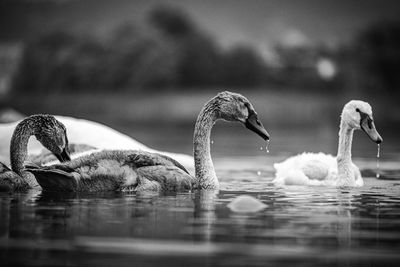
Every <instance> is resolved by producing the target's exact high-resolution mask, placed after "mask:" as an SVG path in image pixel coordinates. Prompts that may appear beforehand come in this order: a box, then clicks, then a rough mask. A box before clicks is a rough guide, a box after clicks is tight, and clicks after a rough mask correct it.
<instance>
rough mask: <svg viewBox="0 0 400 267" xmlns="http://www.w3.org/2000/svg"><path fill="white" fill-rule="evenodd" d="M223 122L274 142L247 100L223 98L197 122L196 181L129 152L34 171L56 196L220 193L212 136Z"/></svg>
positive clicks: (167, 162)
mask: <svg viewBox="0 0 400 267" xmlns="http://www.w3.org/2000/svg"><path fill="white" fill-rule="evenodd" d="M218 119H224V120H227V121H239V122H241V123H243V124H244V125H245V126H246V127H247V128H248V129H250V130H252V131H254V132H256V133H257V134H258V135H260V136H261V137H262V138H263V139H265V140H268V139H269V135H268V133H267V131H266V130H265V129H264V127H263V126H262V124H261V122H260V121H259V120H258V118H257V114H256V112H255V110H254V108H253V106H252V104H251V103H250V102H249V101H248V100H247V99H246V98H245V97H244V96H242V95H239V94H235V93H231V92H222V93H219V94H218V95H217V96H215V97H214V98H212V99H211V100H210V101H208V102H207V103H206V104H205V106H204V107H203V109H202V110H201V112H200V114H199V116H198V118H197V121H196V125H195V131H194V140H193V146H194V149H193V153H194V161H195V173H196V176H195V177H196V178H194V177H192V176H191V175H189V173H188V172H187V171H186V169H185V168H184V167H183V166H182V165H181V164H179V163H178V162H177V161H175V160H173V159H171V158H169V157H167V156H165V155H161V154H157V153H150V152H145V151H126V150H125V151H123V150H118V151H115V150H112V151H103V152H99V153H93V154H91V155H88V156H84V157H80V158H78V159H75V160H72V161H71V162H66V163H64V164H57V165H53V166H50V167H47V168H32V169H30V171H31V172H33V173H34V174H35V177H36V179H37V180H38V182H39V184H40V185H41V186H42V188H43V190H50V191H107V190H108V191H110V190H132V191H144V190H156V191H160V190H174V191H181V190H189V189H194V188H199V189H217V188H218V187H219V182H218V179H217V176H216V174H215V170H214V166H213V162H212V160H211V154H210V135H211V128H212V127H213V125H214V123H215V122H216V121H217V120H218Z"/></svg>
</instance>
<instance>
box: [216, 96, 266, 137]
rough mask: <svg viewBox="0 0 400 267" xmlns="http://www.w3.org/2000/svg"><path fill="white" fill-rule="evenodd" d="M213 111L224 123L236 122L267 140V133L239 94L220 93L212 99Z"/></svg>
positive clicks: (249, 104) (252, 109)
mask: <svg viewBox="0 0 400 267" xmlns="http://www.w3.org/2000/svg"><path fill="white" fill-rule="evenodd" d="M213 102H214V104H215V106H216V107H215V109H216V110H217V112H218V115H219V117H220V118H222V119H224V120H226V121H238V122H241V123H243V125H245V127H246V128H247V129H249V130H251V131H253V132H255V133H256V134H258V135H259V136H261V137H262V138H263V139H264V140H269V133H268V132H267V130H265V128H264V126H263V125H262V123H261V122H260V120H259V119H258V116H257V113H256V111H255V109H254V107H253V105H252V104H251V103H250V101H249V100H248V99H247V98H245V97H244V96H242V95H241V94H237V93H232V92H228V91H225V92H221V93H219V94H218V95H217V96H216V97H215V98H214V101H213Z"/></svg>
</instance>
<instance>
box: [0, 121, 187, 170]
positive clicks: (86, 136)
mask: <svg viewBox="0 0 400 267" xmlns="http://www.w3.org/2000/svg"><path fill="white" fill-rule="evenodd" d="M55 117H56V119H57V120H58V121H60V122H61V123H63V124H64V125H65V127H66V128H67V130H68V139H69V140H70V143H71V144H84V145H88V146H92V147H96V148H97V150H89V151H86V152H82V153H79V154H72V155H71V158H72V159H74V158H77V157H81V156H83V155H86V154H90V153H93V152H97V151H101V150H110V149H112V150H143V151H147V152H153V153H160V154H163V155H167V156H169V157H171V158H173V159H175V160H177V161H179V162H180V163H181V164H182V165H184V166H185V167H186V168H187V169H193V168H194V166H193V157H191V156H189V155H186V154H179V153H169V152H164V151H157V150H155V149H151V148H149V147H147V146H145V145H143V144H142V143H140V142H138V141H136V140H135V139H133V138H131V137H129V136H127V135H125V134H123V133H120V132H118V131H116V130H114V129H112V128H110V127H108V126H106V125H104V124H101V123H98V122H94V121H90V120H85V119H77V118H73V117H65V116H55ZM19 122H20V121H17V122H13V123H3V124H0V161H2V162H4V163H6V164H9V158H10V151H9V148H10V141H11V136H12V133H13V131H14V128H15V126H16V125H17V124H18V123H19ZM28 151H29V155H39V154H41V153H42V152H43V146H42V145H41V144H40V143H39V142H38V141H37V140H31V141H30V142H29V146H28ZM53 163H54V162H50V163H49V164H53Z"/></svg>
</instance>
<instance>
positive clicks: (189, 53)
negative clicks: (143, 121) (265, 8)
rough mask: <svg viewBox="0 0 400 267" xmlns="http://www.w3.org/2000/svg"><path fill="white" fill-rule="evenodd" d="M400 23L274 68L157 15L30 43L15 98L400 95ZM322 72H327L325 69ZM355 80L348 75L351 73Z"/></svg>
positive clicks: (298, 51) (294, 56)
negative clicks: (267, 91)
mask: <svg viewBox="0 0 400 267" xmlns="http://www.w3.org/2000/svg"><path fill="white" fill-rule="evenodd" d="M399 25H400V24H398V23H384V24H377V25H376V26H374V27H370V28H368V29H367V30H366V31H365V32H363V33H362V34H360V36H359V37H358V38H357V39H356V40H355V41H354V43H353V44H352V46H351V47H346V48H341V49H339V50H335V51H333V50H332V49H328V48H326V47H322V46H313V47H294V48H293V47H291V48H288V47H283V46H279V45H277V46H276V47H275V50H274V53H276V55H277V57H278V59H279V60H278V61H279V62H278V63H274V64H270V63H269V62H268V61H267V60H264V59H263V58H262V57H261V56H260V55H259V53H258V51H256V50H255V49H254V48H252V47H250V46H236V47H234V48H231V49H229V50H223V49H221V48H220V47H219V46H218V45H217V44H216V42H215V41H214V40H213V38H212V37H210V36H208V35H207V34H206V33H204V32H203V31H202V30H201V29H199V28H198V27H197V26H196V25H195V24H194V23H193V21H192V20H191V19H190V18H189V17H188V16H187V15H186V13H184V12H182V11H181V10H179V9H175V8H173V7H169V6H159V7H156V8H154V9H152V10H151V11H150V13H149V15H148V19H147V23H146V25H142V26H141V27H137V26H136V25H132V24H124V25H120V26H119V27H118V28H116V29H115V30H114V31H113V32H112V34H110V35H108V36H107V37H103V38H101V37H98V36H97V37H95V36H87V35H82V34H77V33H71V32H66V31H58V32H52V33H48V34H46V35H44V36H40V37H39V38H37V39H35V40H32V41H30V42H29V43H28V44H26V47H25V49H24V52H23V55H22V59H21V62H20V65H19V69H18V71H17V74H16V75H15V80H14V82H13V91H14V92H57V91H72V92H74V91H75V92H77V91H110V90H113V91H116V90H119V91H135V92H140V91H141V90H147V89H149V88H165V89H166V90H167V89H168V90H173V89H183V88H184V89H186V90H188V89H190V88H197V87H201V88H206V87H216V86H225V87H230V88H232V87H246V88H251V87H253V88H260V87H263V86H264V87H265V86H267V85H274V87H278V88H283V87H285V88H308V89H309V90H313V89H314V90H324V91H326V90H328V91H338V90H344V89H346V85H347V86H352V85H353V84H354V83H351V82H350V83H349V80H352V79H353V80H354V79H356V80H357V81H362V82H358V83H357V84H359V85H360V87H365V88H372V89H371V90H376V89H385V90H387V91H388V92H390V93H398V92H399V90H398V87H399V85H400V80H399V75H398V73H399V70H400V65H399V64H400V52H399V51H400V50H399V49H398V48H399V45H400V27H399ZM321 58H322V59H324V58H325V59H329V60H330V61H331V62H333V63H334V64H335V65H334V66H335V67H336V68H337V69H338V71H337V73H334V74H335V75H333V76H332V77H324V76H323V75H322V76H321V73H319V72H318V69H317V68H316V66H317V65H318V62H319V61H320V59H321ZM322 67H323V66H322ZM354 69H356V74H355V75H349V70H352V71H353V72H354Z"/></svg>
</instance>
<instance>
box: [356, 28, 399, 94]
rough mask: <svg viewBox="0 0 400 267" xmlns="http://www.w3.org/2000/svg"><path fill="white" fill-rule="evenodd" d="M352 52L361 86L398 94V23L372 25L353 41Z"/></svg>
mask: <svg viewBox="0 0 400 267" xmlns="http://www.w3.org/2000/svg"><path fill="white" fill-rule="evenodd" d="M354 51H355V55H356V58H357V60H358V63H359V67H360V69H361V71H363V73H362V75H361V77H362V80H363V86H365V87H368V88H369V89H371V90H377V89H384V90H387V91H388V92H390V93H397V94H400V90H399V88H400V75H399V74H400V21H390V22H388V21H387V22H381V23H377V24H375V25H372V26H371V27H369V28H368V29H366V30H365V31H364V32H362V33H361V34H360V36H359V37H358V38H357V40H356V43H355V50H354Z"/></svg>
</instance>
